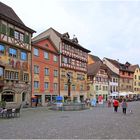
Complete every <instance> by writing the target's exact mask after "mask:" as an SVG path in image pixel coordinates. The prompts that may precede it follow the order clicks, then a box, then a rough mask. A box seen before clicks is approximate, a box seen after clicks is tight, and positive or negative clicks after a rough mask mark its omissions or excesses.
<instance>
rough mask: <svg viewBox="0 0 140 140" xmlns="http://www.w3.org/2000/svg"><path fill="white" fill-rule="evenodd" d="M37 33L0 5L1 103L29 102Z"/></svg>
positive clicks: (5, 6) (9, 9)
mask: <svg viewBox="0 0 140 140" xmlns="http://www.w3.org/2000/svg"><path fill="white" fill-rule="evenodd" d="M34 32H35V31H33V30H32V29H30V28H28V27H27V26H26V25H25V24H24V23H23V22H22V21H21V19H20V18H19V17H18V16H17V15H16V13H15V12H14V10H13V9H12V8H11V7H9V6H7V5H5V4H3V3H1V2H0V101H1V100H5V101H6V102H7V104H17V103H19V104H20V103H21V102H26V103H30V95H31V36H32V34H33V33H34Z"/></svg>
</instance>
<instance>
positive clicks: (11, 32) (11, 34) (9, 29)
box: [8, 28, 14, 37]
mask: <svg viewBox="0 0 140 140" xmlns="http://www.w3.org/2000/svg"><path fill="white" fill-rule="evenodd" d="M8 36H10V37H14V29H12V28H8Z"/></svg>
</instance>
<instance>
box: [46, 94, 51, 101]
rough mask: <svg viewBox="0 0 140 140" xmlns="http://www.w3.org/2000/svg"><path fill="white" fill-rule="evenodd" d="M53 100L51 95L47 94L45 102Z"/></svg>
mask: <svg viewBox="0 0 140 140" xmlns="http://www.w3.org/2000/svg"><path fill="white" fill-rule="evenodd" d="M50 101H51V95H45V102H46V103H48V102H50Z"/></svg>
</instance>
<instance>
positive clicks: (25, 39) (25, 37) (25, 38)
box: [24, 34, 29, 44]
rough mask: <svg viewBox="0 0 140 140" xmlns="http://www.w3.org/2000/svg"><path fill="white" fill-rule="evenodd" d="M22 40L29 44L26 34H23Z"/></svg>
mask: <svg viewBox="0 0 140 140" xmlns="http://www.w3.org/2000/svg"><path fill="white" fill-rule="evenodd" d="M24 42H25V43H28V44H29V36H28V35H26V34H25V35H24Z"/></svg>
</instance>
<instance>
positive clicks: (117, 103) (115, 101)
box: [113, 99, 119, 112]
mask: <svg viewBox="0 0 140 140" xmlns="http://www.w3.org/2000/svg"><path fill="white" fill-rule="evenodd" d="M113 106H114V112H117V111H118V106H119V101H118V100H117V99H114V102H113Z"/></svg>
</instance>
